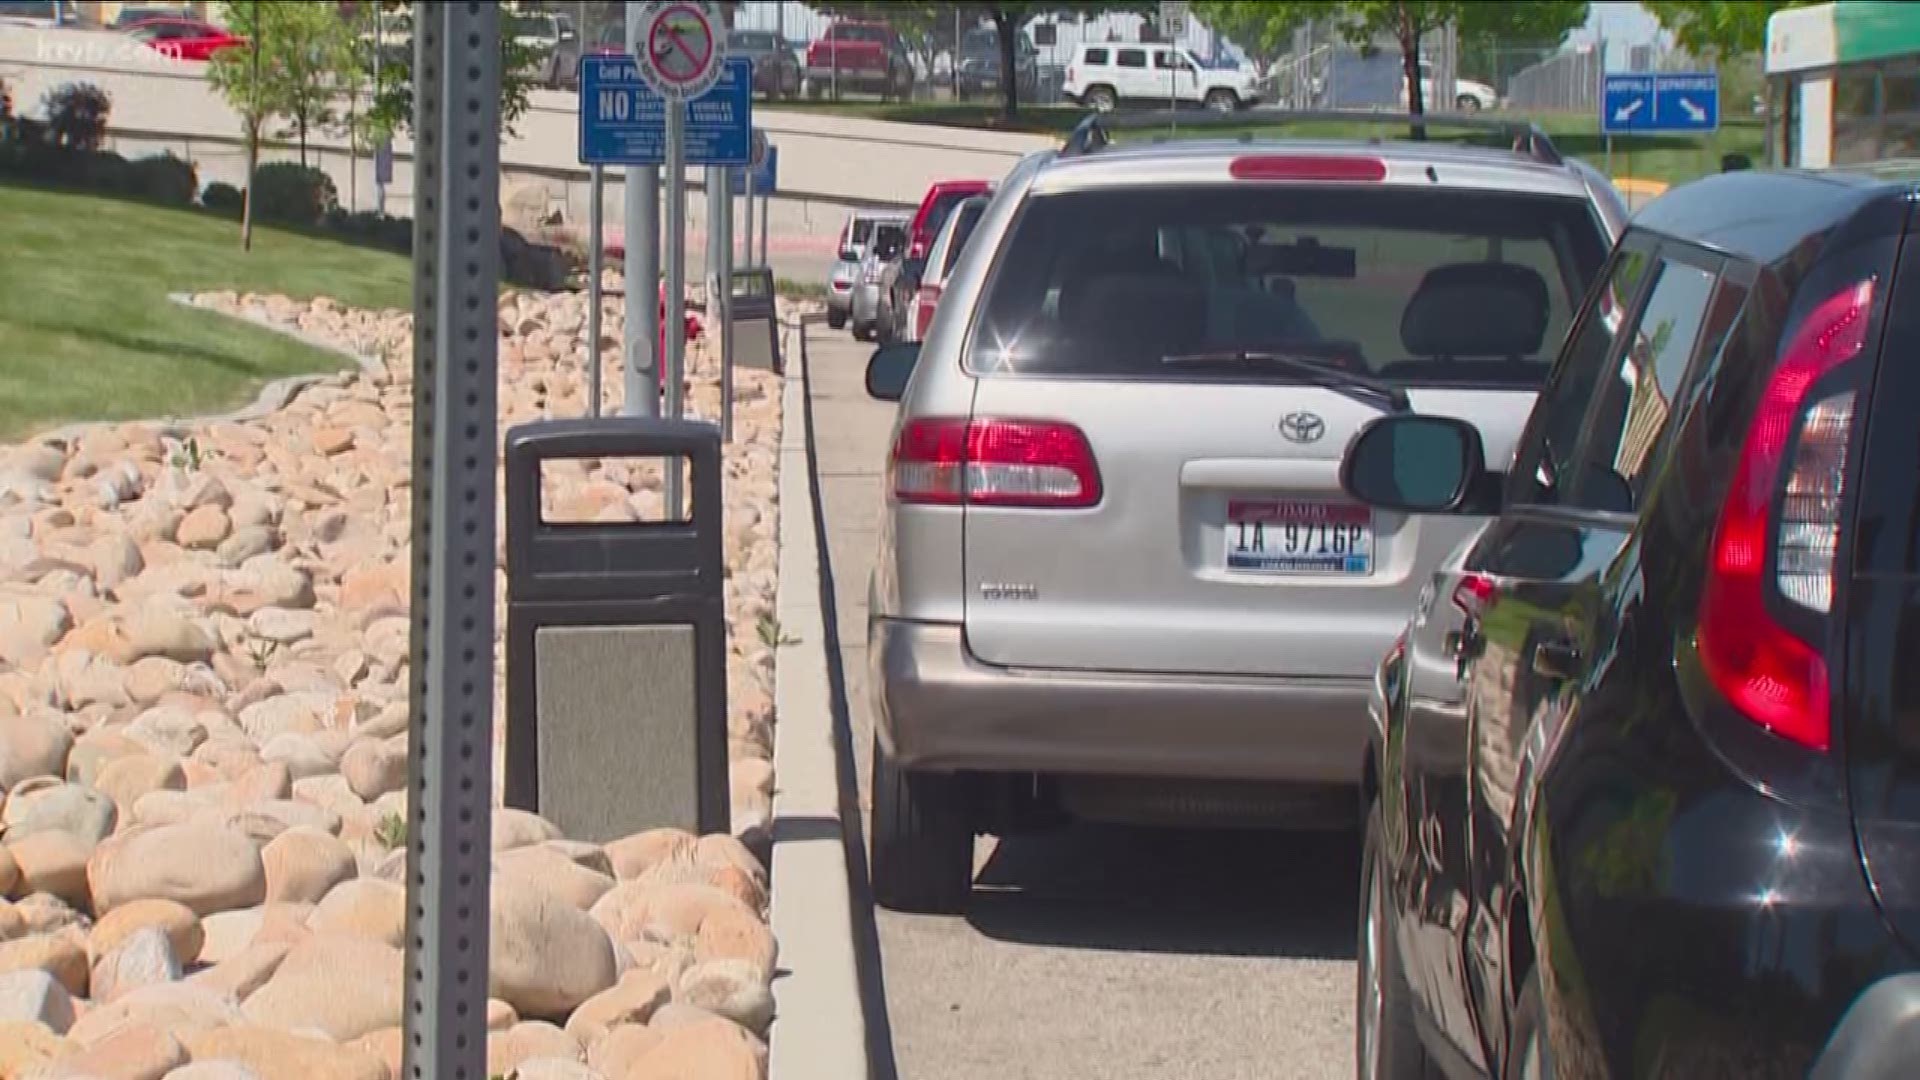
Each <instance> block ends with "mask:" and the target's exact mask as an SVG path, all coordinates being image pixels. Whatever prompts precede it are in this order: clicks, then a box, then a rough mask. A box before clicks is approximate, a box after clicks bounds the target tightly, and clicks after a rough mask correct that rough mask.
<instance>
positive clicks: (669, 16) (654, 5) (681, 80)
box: [628, 0, 727, 98]
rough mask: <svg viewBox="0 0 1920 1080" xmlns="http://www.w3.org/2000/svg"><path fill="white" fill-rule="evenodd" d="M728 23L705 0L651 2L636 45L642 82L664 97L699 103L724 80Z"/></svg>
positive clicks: (643, 11)
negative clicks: (722, 74)
mask: <svg viewBox="0 0 1920 1080" xmlns="http://www.w3.org/2000/svg"><path fill="white" fill-rule="evenodd" d="M630 25H631V24H630ZM724 28H725V23H723V22H722V21H721V19H720V11H719V8H718V7H717V6H716V5H714V4H711V3H708V2H706V0H648V3H647V4H645V5H644V6H643V7H642V8H641V9H640V18H639V20H638V30H639V33H638V35H637V38H636V40H634V41H631V42H629V43H628V47H629V48H630V49H631V50H632V51H633V55H634V56H635V58H636V59H638V60H639V67H640V77H641V78H642V79H645V80H646V82H647V85H648V86H651V87H653V89H654V91H655V92H656V93H658V94H660V95H661V96H663V97H674V98H696V97H699V96H700V95H702V94H704V93H706V92H707V90H708V89H710V88H711V87H712V86H713V84H714V83H715V82H717V81H718V80H719V78H720V76H721V72H722V70H723V67H724V64H725V61H726V57H727V40H726V33H725V29H724Z"/></svg>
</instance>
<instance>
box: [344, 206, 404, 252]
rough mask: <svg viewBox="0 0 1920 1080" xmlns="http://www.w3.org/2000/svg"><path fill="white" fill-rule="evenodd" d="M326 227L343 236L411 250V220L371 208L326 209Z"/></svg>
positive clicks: (385, 246)
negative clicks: (349, 210) (354, 209)
mask: <svg viewBox="0 0 1920 1080" xmlns="http://www.w3.org/2000/svg"><path fill="white" fill-rule="evenodd" d="M323 224H325V226H326V229H327V231H328V232H330V233H334V234H336V235H338V236H340V237H341V238H343V239H346V240H350V241H352V242H354V243H356V244H364V245H366V246H368V247H377V248H380V249H382V250H384V251H392V252H396V253H398V254H401V255H406V254H408V253H410V252H412V251H413V219H412V218H403V217H392V216H390V215H387V214H382V213H379V212H377V211H373V210H358V211H353V212H348V211H346V210H343V209H341V208H339V207H337V206H336V207H334V208H333V209H332V210H329V211H328V212H327V216H326V220H325V221H324V223H323Z"/></svg>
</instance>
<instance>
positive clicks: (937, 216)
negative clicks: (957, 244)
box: [907, 180, 993, 259]
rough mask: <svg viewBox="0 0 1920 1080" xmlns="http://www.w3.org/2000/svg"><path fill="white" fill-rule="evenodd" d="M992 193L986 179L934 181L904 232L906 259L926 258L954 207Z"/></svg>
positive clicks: (990, 185) (991, 187) (991, 186)
mask: <svg viewBox="0 0 1920 1080" xmlns="http://www.w3.org/2000/svg"><path fill="white" fill-rule="evenodd" d="M992 190H993V185H992V184H990V183H988V182H987V181H985V180H939V181H936V182H935V183H934V185H933V186H932V187H930V188H928V189H927V194H926V195H925V196H924V197H923V198H922V199H921V200H920V209H918V210H916V211H914V214H913V224H912V225H911V226H909V227H908V229H907V258H908V259H924V258H926V257H927V250H928V249H929V248H931V247H933V240H934V237H936V236H939V235H940V227H941V226H943V225H945V224H946V223H947V215H948V214H951V213H953V208H954V207H956V206H959V205H960V204H961V202H963V201H965V200H966V199H969V198H972V197H973V196H975V195H985V194H987V193H988V192H990V191H992Z"/></svg>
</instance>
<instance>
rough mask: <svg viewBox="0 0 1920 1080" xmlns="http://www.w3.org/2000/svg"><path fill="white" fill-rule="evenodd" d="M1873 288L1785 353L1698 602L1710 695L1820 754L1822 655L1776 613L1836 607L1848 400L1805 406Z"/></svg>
mask: <svg viewBox="0 0 1920 1080" xmlns="http://www.w3.org/2000/svg"><path fill="white" fill-rule="evenodd" d="M1873 290H1874V283H1873V280H1872V279H1871V278H1869V279H1867V280H1865V281H1861V282H1857V283H1855V284H1853V285H1849V286H1848V287H1847V288H1845V289H1844V290H1842V291H1840V292H1838V293H1836V294H1834V295H1833V296H1831V297H1829V298H1828V299H1827V300H1826V301H1824V302H1822V303H1821V304H1820V305H1819V306H1818V307H1816V308H1814V309H1813V312H1812V313H1811V314H1809V315H1808V316H1807V318H1806V321H1805V322H1804V323H1803V324H1802V325H1801V327H1800V329H1799V330H1798V331H1797V332H1796V333H1795V334H1794V336H1793V338H1792V339H1791V340H1790V341H1789V342H1788V344H1787V347H1786V348H1785V349H1784V350H1782V353H1781V358H1780V362H1779V365H1778V366H1777V367H1776V368H1775V369H1774V372H1773V376H1772V378H1771V379H1770V380H1769V381H1768V384H1767V389H1766V392H1765V394H1764V395H1763V396H1762V397H1761V400H1760V407H1759V410H1758V411H1757V412H1756V413H1755V414H1754V417H1753V422H1752V423H1751V424H1750V425H1749V426H1748V428H1747V437H1746V441H1745V442H1744V443H1743V444H1742V445H1741V448H1740V460H1739V463H1738V464H1737V465H1736V466H1735V469H1734V475H1733V479H1732V481H1731V483H1730V485H1729V486H1728V489H1727V497H1726V501H1725V503H1724V504H1723V505H1722V506H1721V508H1720V518H1719V521H1718V522H1717V523H1716V524H1715V526H1714V530H1713V542H1712V546H1711V548H1710V550H1709V557H1708V561H1707V580H1706V585H1705V588H1704V590H1703V591H1702V593H1701V598H1700V625H1699V633H1698V641H1699V649H1700V662H1701V666H1702V667H1703V669H1704V670H1705V671H1706V674H1707V677H1708V679H1709V680H1711V681H1712V683H1713V685H1714V687H1715V689H1717V690H1718V691H1719V692H1720V693H1721V694H1722V695H1724V696H1725V697H1726V699H1727V701H1728V702H1729V703H1731V704H1732V705H1733V707H1734V708H1735V709H1736V710H1738V711H1739V712H1740V714H1741V715H1743V716H1745V717H1746V718H1748V719H1749V720H1752V721H1753V722H1754V723H1756V724H1758V725H1760V726H1761V727H1763V728H1766V729H1767V730H1768V731H1771V732H1773V733H1774V734H1775V735H1778V736H1780V737H1782V738H1785V739H1788V740H1791V741H1792V742H1795V743H1798V744H1800V745H1801V746H1805V747H1807V748H1809V749H1813V750H1821V751H1824V750H1826V749H1827V748H1828V746H1829V745H1830V744H1831V741H1832V734H1833V731H1832V717H1831V706H1830V701H1829V688H1828V672H1827V662H1826V657H1825V655H1824V654H1823V652H1822V650H1821V649H1820V648H1818V647H1817V646H1816V645H1815V644H1813V643H1812V642H1809V641H1807V640H1806V639H1805V638H1804V637H1803V636H1801V635H1800V634H1797V633H1795V632H1794V631H1793V630H1791V629H1789V628H1788V627H1787V626H1786V625H1785V624H1784V623H1783V622H1782V621H1781V618H1780V616H1779V614H1778V613H1777V611H1776V609H1775V604H1776V602H1778V603H1784V604H1789V605H1792V606H1794V607H1797V608H1799V609H1801V610H1802V611H1803V612H1807V613H1810V614H1813V615H1816V616H1817V615H1824V614H1825V613H1826V611H1827V610H1828V608H1829V607H1830V606H1831V604H1832V600H1833V572H1834V559H1835V557H1836V555H1837V553H1838V548H1839V533H1840V501H1841V496H1842V495H1843V494H1844V486H1845V479H1846V475H1845V469H1846V445H1847V440H1848V438H1849V437H1850V435H1851V434H1852V429H1853V393H1852V392H1851V391H1840V392H1837V393H1832V394H1829V395H1826V396H1824V397H1820V398H1818V399H1814V400H1809V397H1810V393H1811V391H1812V389H1813V386H1814V384H1815V383H1817V382H1818V381H1819V380H1820V378H1821V377H1822V376H1824V375H1826V374H1827V373H1829V372H1831V371H1833V370H1834V369H1835V368H1837V367H1839V366H1840V365H1841V364H1844V363H1846V362H1847V361H1848V360H1851V359H1853V358H1854V357H1855V356H1858V355H1859V354H1860V350H1861V349H1862V348H1864V347H1865V345H1866V330H1867V316H1868V312H1869V310H1870V309H1871V307H1872V304H1873ZM1769 561H1771V562H1772V563H1773V565H1774V570H1773V573H1772V575H1771V576H1769V574H1768V573H1767V564H1768V562H1769Z"/></svg>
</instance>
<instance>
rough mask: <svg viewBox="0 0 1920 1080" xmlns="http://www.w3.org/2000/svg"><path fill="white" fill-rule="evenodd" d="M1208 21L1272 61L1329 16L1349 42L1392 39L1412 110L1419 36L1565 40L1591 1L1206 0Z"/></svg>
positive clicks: (1418, 104)
mask: <svg viewBox="0 0 1920 1080" xmlns="http://www.w3.org/2000/svg"><path fill="white" fill-rule="evenodd" d="M1194 6H1195V10H1196V12H1197V13H1198V14H1199V16H1200V18H1201V19H1202V20H1204V21H1205V22H1206V23H1207V25H1209V26H1211V27H1213V28H1214V30H1216V31H1217V32H1219V33H1222V34H1225V35H1226V36H1227V37H1228V38H1230V39H1232V40H1233V41H1234V42H1235V43H1236V44H1238V45H1239V46H1240V47H1241V48H1243V49H1246V50H1247V51H1248V52H1250V53H1253V54H1254V55H1256V56H1262V57H1265V58H1268V59H1271V58H1275V57H1278V56H1280V55H1282V54H1284V53H1285V52H1286V51H1287V49H1288V47H1289V46H1290V45H1291V43H1292V39H1293V32H1294V30H1296V29H1298V28H1299V27H1301V26H1304V25H1306V24H1307V23H1309V22H1325V23H1328V24H1330V25H1331V26H1332V27H1333V29H1334V30H1335V32H1337V33H1338V34H1339V35H1340V36H1341V37H1342V38H1344V39H1345V40H1346V42H1347V43H1348V44H1349V45H1352V46H1355V47H1356V48H1359V49H1361V50H1363V51H1370V50H1372V49H1374V48H1375V47H1377V45H1378V44H1379V43H1380V42H1381V41H1383V40H1388V39H1391V40H1392V41H1393V42H1394V44H1395V45H1396V46H1397V47H1398V48H1399V50H1400V59H1401V71H1402V74H1403V76H1404V77H1405V79H1406V84H1407V111H1408V112H1411V113H1413V114H1415V115H1420V114H1422V113H1424V112H1426V100H1425V97H1426V95H1425V94H1424V93H1423V92H1422V90H1421V86H1420V42H1421V41H1422V40H1423V39H1425V37H1426V36H1427V35H1428V34H1430V33H1432V32H1434V31H1436V30H1440V29H1443V28H1445V27H1446V26H1447V25H1448V24H1449V23H1451V24H1453V25H1454V27H1455V28H1456V29H1458V31H1459V34H1460V40H1461V44H1462V46H1463V48H1462V54H1463V55H1465V54H1466V53H1468V52H1470V51H1471V50H1472V49H1473V47H1474V46H1476V45H1480V44H1484V43H1487V42H1497V41H1524V42H1527V43H1528V44H1544V43H1553V44H1558V43H1559V42H1560V41H1561V40H1562V39H1564V38H1565V37H1566V36H1567V34H1568V33H1569V32H1571V31H1572V30H1573V29H1574V28H1576V27H1578V26H1580V25H1581V24H1582V23H1584V22H1586V21H1587V10H1588V4H1587V0H1530V2H1527V3H1519V2H1512V3H1491V2H1487V0H1478V2H1475V0H1201V2H1200V3H1198V4H1196V5H1194Z"/></svg>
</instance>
